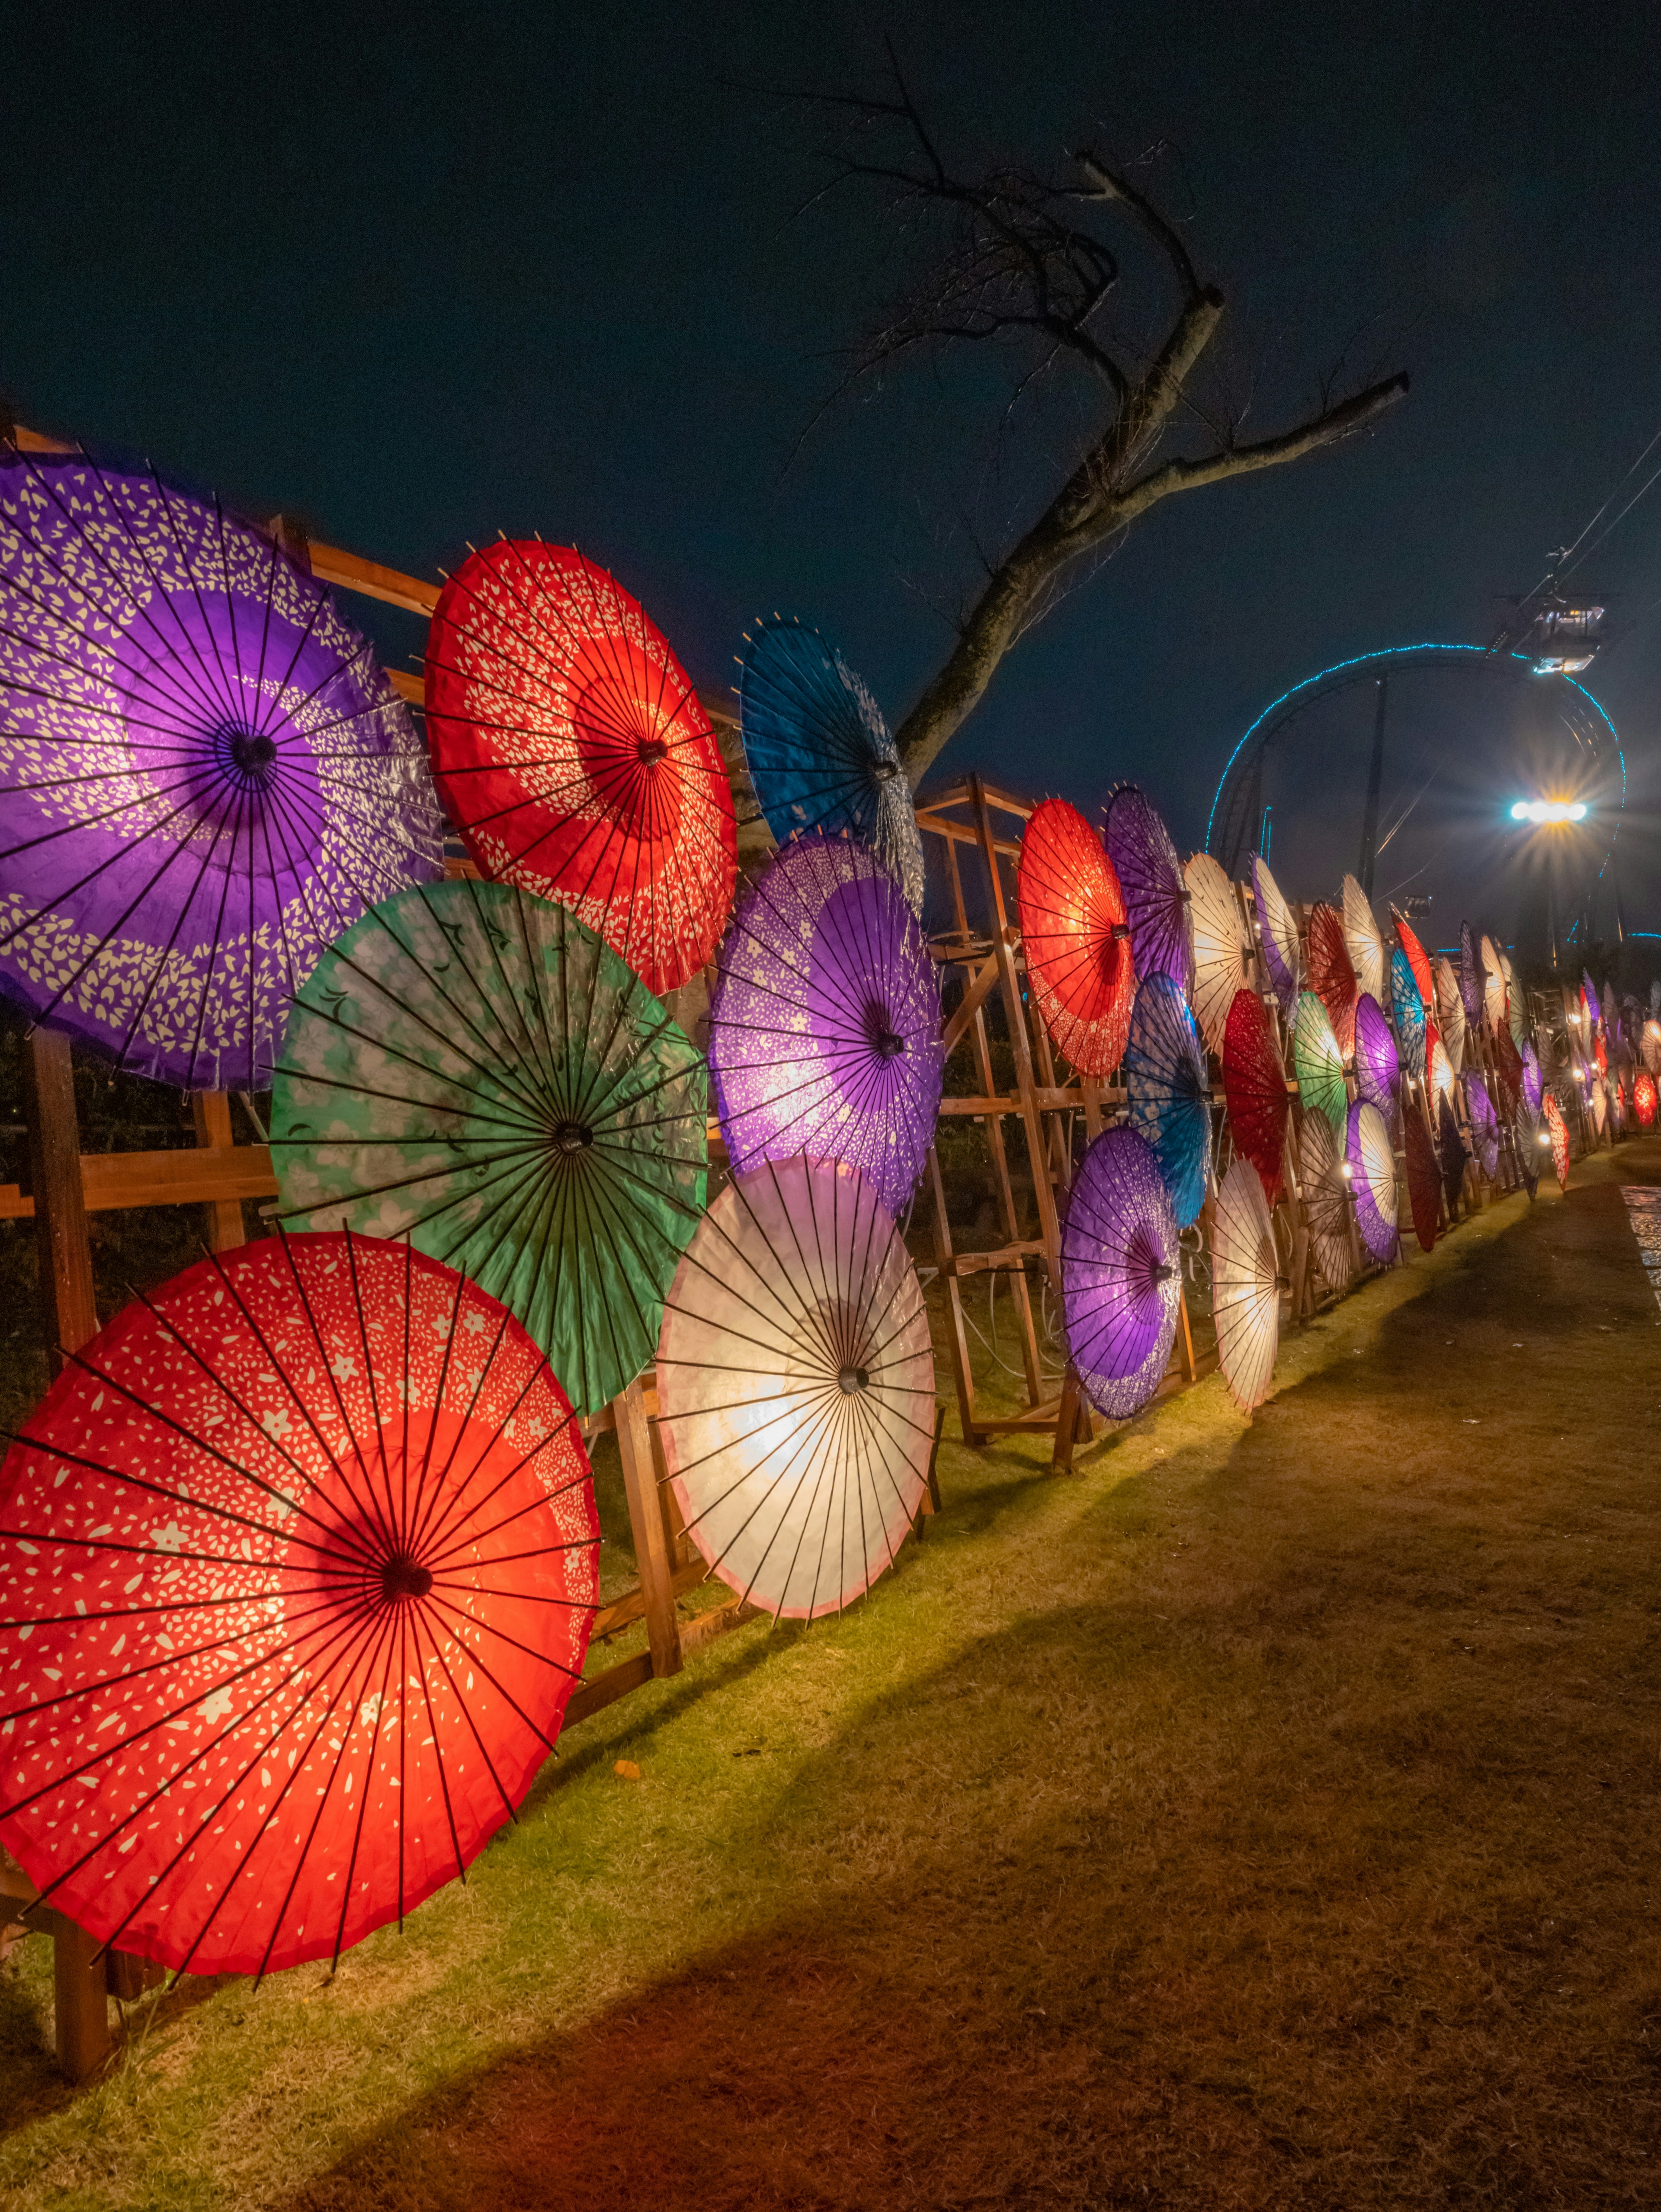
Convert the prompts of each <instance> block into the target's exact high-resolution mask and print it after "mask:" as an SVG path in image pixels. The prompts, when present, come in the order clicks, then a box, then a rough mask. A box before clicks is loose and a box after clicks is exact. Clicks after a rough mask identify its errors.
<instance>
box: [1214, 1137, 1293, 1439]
mask: <svg viewBox="0 0 1661 2212" xmlns="http://www.w3.org/2000/svg"><path fill="white" fill-rule="evenodd" d="M1211 1318H1212V1321H1213V1322H1214V1324H1215V1327H1216V1330H1217V1358H1218V1361H1219V1363H1220V1365H1221V1367H1222V1370H1223V1380H1224V1381H1225V1382H1226V1383H1227V1384H1228V1389H1229V1395H1230V1396H1231V1397H1232V1399H1233V1401H1234V1402H1235V1404H1236V1405H1237V1406H1238V1407H1239V1408H1240V1411H1241V1412H1242V1413H1250V1411H1251V1409H1252V1407H1254V1406H1261V1405H1262V1401H1263V1400H1264V1399H1265V1398H1266V1397H1267V1396H1268V1395H1269V1377H1270V1376H1271V1375H1273V1373H1274V1372H1275V1352H1276V1350H1277V1349H1278V1348H1279V1345H1280V1341H1281V1262H1280V1255H1278V1254H1277V1252H1276V1251H1275V1225H1274V1223H1273V1222H1272V1221H1271V1219H1270V1218H1269V1200H1268V1199H1267V1198H1265V1196H1264V1195H1263V1179H1262V1176H1260V1175H1259V1174H1258V1172H1257V1170H1256V1168H1254V1167H1253V1166H1252V1164H1251V1163H1250V1160H1236V1161H1235V1163H1234V1164H1233V1166H1232V1168H1231V1169H1230V1170H1229V1171H1228V1173H1227V1174H1226V1176H1224V1177H1223V1185H1222V1188H1221V1189H1220V1191H1219V1192H1218V1193H1217V1211H1216V1216H1215V1218H1214V1222H1213V1225H1212V1231H1211Z"/></svg>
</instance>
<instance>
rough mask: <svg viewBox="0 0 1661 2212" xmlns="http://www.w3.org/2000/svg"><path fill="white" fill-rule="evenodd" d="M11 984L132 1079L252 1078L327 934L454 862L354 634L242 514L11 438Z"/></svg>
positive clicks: (6, 713)
mask: <svg viewBox="0 0 1661 2212" xmlns="http://www.w3.org/2000/svg"><path fill="white" fill-rule="evenodd" d="M0 723H3V732H0V751H3V755H4V759H3V768H0V991H3V992H4V993H5V994H6V995H7V996H8V997H9V998H11V999H13V1000H15V1001H16V1002H17V1003H18V1004H19V1005H20V1006H21V1007H22V1008H23V1010H24V1012H26V1013H27V1016H28V1017H29V1018H30V1019H31V1020H32V1021H35V1022H46V1023H49V1024H51V1025H52V1027H54V1028H57V1029H61V1030H67V1031H68V1032H69V1033H70V1036H73V1037H74V1038H75V1039H76V1042H78V1043H81V1044H84V1045H87V1046H88V1047H89V1048H91V1049H92V1050H93V1051H94V1052H96V1053H98V1054H101V1055H102V1056H103V1057H105V1058H106V1059H109V1060H114V1061H116V1062H117V1063H118V1065H119V1066H125V1067H128V1068H131V1069H132V1070H133V1071H134V1072H135V1073H137V1074H140V1075H144V1076H149V1077H152V1078H154V1079H156V1080H158V1081H160V1082H164V1083H172V1084H177V1085H179V1086H180V1087H181V1088H184V1089H186V1090H193V1091H207V1090H224V1091H252V1090H260V1091H263V1090H264V1089H265V1086H266V1085H267V1084H268V1083H269V1081H270V1079H271V1065H272V1063H273V1061H274V1060H276V1058H277V1048H278V1047H279V1046H280V1044H281V1042H282V1037H283V1022H284V1019H285V1018H286V1016H287V1013H288V1006H289V998H290V997H291V995H292V994H294V993H295V991H296V990H298V989H299V987H301V984H302V983H303V982H304V981H305V980H306V978H307V975H309V974H310V973H311V971H312V969H313V967H314V966H315V965H316V963H317V960H318V958H319V955H320V954H321V952H322V951H323V949H324V947H325V946H326V945H327V944H328V943H329V942H330V940H331V939H332V938H333V937H334V936H335V935H336V934H337V933H338V931H340V930H342V929H344V928H346V927H348V926H349V925H350V923H351V922H353V921H356V918H357V916H358V915H361V914H362V913H363V911H364V910H365V908H368V907H371V906H373V905H374V903H375V902H376V901H377V900H379V899H382V898H386V897H388V896H391V895H392V893H393V892H394V891H397V890H401V889H402V888H403V887H404V886H405V884H411V883H417V882H427V881H430V880H431V879H432V878H435V877H437V876H439V875H441V874H442V872H443V817H442V815H441V810H440V808H439V805H438V798H437V793H435V790H434V788H433V783H432V777H431V774H430V772H429V768H428V765H427V759H426V753H425V749H424V748H423V744H422V742H421V739H420V738H419V736H418V735H417V732H416V728H415V726H414V724H413V723H412V722H411V719H410V716H409V713H408V710H407V709H406V708H405V706H404V705H403V703H402V702H401V701H400V700H399V699H398V698H397V697H396V696H395V695H394V694H393V692H392V690H391V688H390V687H389V685H388V684H387V682H386V678H385V677H384V676H383V675H382V674H381V672H380V669H379V668H378V667H377V666H376V665H375V660H374V654H373V653H371V651H370V649H369V647H368V643H367V642H366V641H365V640H364V639H363V638H362V636H360V635H359V634H358V633H357V631H356V630H355V629H352V628H351V627H350V624H349V623H346V622H344V621H343V620H342V618H341V617H340V615H339V613H338V611H337V609H336V607H335V604H334V601H333V599H332V598H331V597H330V595H329V593H328V592H326V590H325V589H324V587H323V586H322V585H320V584H319V583H316V582H314V581H313V579H312V578H311V576H310V575H308V574H307V573H306V572H305V571H304V570H303V569H301V568H299V567H298V566H296V565H295V562H292V561H291V560H289V557H288V556H287V555H286V554H284V553H282V552H280V551H279V550H278V549H277V545H276V544H275V543H274V542H273V540H272V539H271V538H269V537H267V536H266V535H265V534H264V533H263V532H260V531H258V530H256V529H255V528H254V527H253V526H252V524H249V523H246V522H242V521H240V520H237V519H236V518H235V517H234V516H233V515H230V514H228V513H225V511H224V510H223V508H222V507H220V506H219V505H218V504H217V503H216V502H211V501H204V500H201V499H197V498H193V497H192V496H190V495H187V494H186V493H183V492H180V491H178V490H175V489H173V487H172V486H171V485H168V484H166V483H163V482H162V480H161V477H158V476H156V475H155V474H154V473H153V472H151V471H149V470H147V469H137V470H135V469H131V468H124V469H115V468H105V467H102V466H100V465H99V464H98V463H97V462H96V461H94V459H92V458H91V456H90V455H88V454H87V453H75V454H70V455H52V456H50V457H48V456H44V455H40V454H35V453H19V452H18V451H17V449H16V447H15V446H12V445H9V444H0Z"/></svg>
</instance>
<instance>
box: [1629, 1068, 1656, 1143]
mask: <svg viewBox="0 0 1661 2212" xmlns="http://www.w3.org/2000/svg"><path fill="white" fill-rule="evenodd" d="M1632 1110H1633V1112H1634V1114H1635V1115H1637V1117H1638V1126H1639V1127H1640V1129H1648V1128H1651V1127H1653V1125H1654V1121H1655V1078H1654V1077H1653V1076H1652V1074H1651V1073H1650V1072H1649V1070H1648V1068H1642V1069H1640V1071H1639V1073H1637V1074H1636V1075H1635V1076H1634V1078H1633V1084H1632Z"/></svg>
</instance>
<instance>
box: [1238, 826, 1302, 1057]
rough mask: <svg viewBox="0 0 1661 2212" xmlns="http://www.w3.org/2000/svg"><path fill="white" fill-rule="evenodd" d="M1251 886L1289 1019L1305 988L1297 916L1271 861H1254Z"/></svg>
mask: <svg viewBox="0 0 1661 2212" xmlns="http://www.w3.org/2000/svg"><path fill="white" fill-rule="evenodd" d="M1251 890H1252V896H1254V897H1255V898H1256V902H1257V933H1258V935H1259V936H1260V937H1261V938H1262V944H1263V965H1264V967H1265V968H1266V969H1268V970H1269V981H1270V983H1271V984H1272V985H1273V986H1274V990H1275V997H1276V998H1277V999H1278V1000H1280V1002H1281V1012H1282V1013H1283V1014H1284V1015H1285V1016H1286V1018H1287V1020H1288V1021H1290V1020H1291V1019H1292V1018H1293V1015H1294V1014H1295V1013H1296V1012H1297V1011H1298V994H1299V991H1301V990H1302V988H1303V987H1304V949H1303V946H1302V945H1300V944H1299V941H1298V917H1297V915H1294V914H1293V911H1292V908H1290V907H1289V906H1288V905H1287V902H1286V900H1285V899H1284V898H1283V897H1282V896H1281V886H1280V885H1279V884H1277V883H1276V882H1275V878H1274V877H1273V876H1272V875H1270V873H1269V863H1268V861H1267V860H1262V859H1261V858H1259V859H1256V860H1253V861H1252V863H1251Z"/></svg>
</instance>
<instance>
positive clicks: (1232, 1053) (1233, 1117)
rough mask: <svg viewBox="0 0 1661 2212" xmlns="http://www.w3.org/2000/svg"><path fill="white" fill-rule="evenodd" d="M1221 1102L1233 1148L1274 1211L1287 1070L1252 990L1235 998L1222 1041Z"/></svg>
mask: <svg viewBox="0 0 1661 2212" xmlns="http://www.w3.org/2000/svg"><path fill="white" fill-rule="evenodd" d="M1223 1097H1224V1098H1225V1100H1226V1103H1227V1106H1228V1126H1229V1129H1230V1131H1231V1133H1232V1136H1233V1139H1234V1149H1235V1151H1236V1152H1240V1153H1244V1156H1245V1158H1247V1159H1249V1160H1250V1162H1251V1164H1252V1165H1253V1166H1254V1167H1255V1168H1256V1170H1257V1172H1258V1174H1259V1175H1260V1176H1262V1182H1263V1188H1264V1190H1265V1191H1266V1192H1267V1193H1268V1195H1269V1204H1270V1205H1271V1206H1273V1205H1274V1203H1275V1200H1277V1199H1278V1198H1279V1197H1280V1196H1281V1181H1282V1167H1281V1163H1282V1160H1283V1158H1284V1155H1285V1148H1286V1133H1287V1113H1288V1111H1289V1108H1288V1105H1287V1079H1286V1069H1285V1068H1284V1067H1283V1066H1281V1054H1280V1049H1279V1048H1278V1046H1277V1045H1276V1044H1275V1034H1274V1031H1273V1030H1271V1029H1270V1028H1269V1017H1268V1015H1267V1014H1266V1013H1265V1012H1263V1002H1262V1000H1261V999H1260V998H1259V997H1258V996H1257V994H1256V992H1255V991H1253V990H1240V991H1237V992H1236V993H1235V994H1234V1004H1233V1006H1232V1009H1231V1010H1230V1012H1229V1017H1228V1022H1227V1026H1226V1034H1225V1036H1224V1039H1223Z"/></svg>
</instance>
